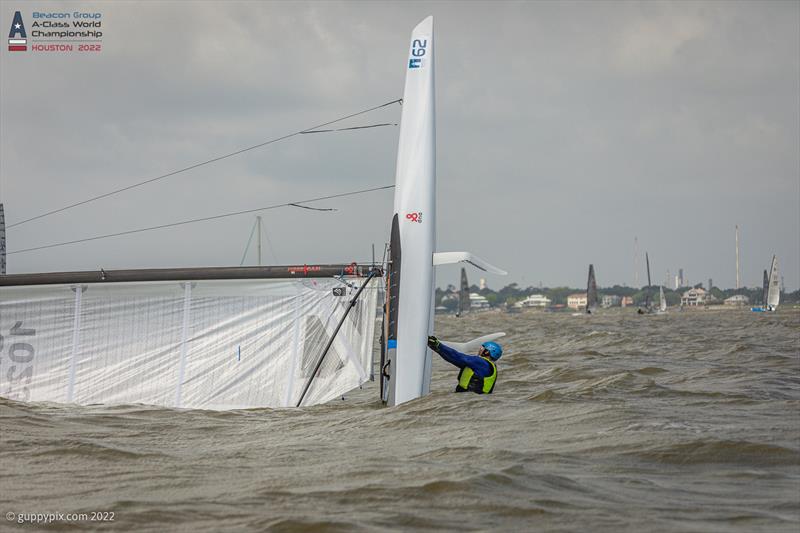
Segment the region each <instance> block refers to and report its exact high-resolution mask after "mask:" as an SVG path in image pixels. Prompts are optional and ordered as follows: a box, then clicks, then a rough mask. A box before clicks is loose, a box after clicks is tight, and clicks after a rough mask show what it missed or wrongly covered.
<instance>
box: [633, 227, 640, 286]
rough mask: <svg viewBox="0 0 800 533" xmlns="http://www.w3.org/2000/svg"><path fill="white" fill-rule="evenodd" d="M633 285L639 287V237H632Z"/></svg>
mask: <svg viewBox="0 0 800 533" xmlns="http://www.w3.org/2000/svg"><path fill="white" fill-rule="evenodd" d="M633 287H634V288H636V289H638V288H639V237H634V238H633Z"/></svg>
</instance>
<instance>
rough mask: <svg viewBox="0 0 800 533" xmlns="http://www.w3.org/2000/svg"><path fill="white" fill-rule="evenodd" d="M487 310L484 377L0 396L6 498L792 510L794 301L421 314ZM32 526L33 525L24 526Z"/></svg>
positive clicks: (408, 510)
mask: <svg viewBox="0 0 800 533" xmlns="http://www.w3.org/2000/svg"><path fill="white" fill-rule="evenodd" d="M497 330H504V331H506V332H507V333H508V335H509V336H508V337H507V338H506V339H505V343H504V345H505V348H506V350H507V352H506V355H505V356H504V358H503V359H502V360H501V365H500V369H501V374H500V381H499V382H498V385H497V388H496V390H495V393H494V394H493V395H491V396H477V395H473V394H453V393H451V392H450V391H451V390H452V388H453V386H454V382H455V374H456V372H455V369H454V368H453V367H450V366H449V365H447V364H446V363H444V362H442V361H441V360H437V361H436V362H435V365H434V379H433V387H432V388H433V390H434V391H435V392H434V393H433V394H432V395H430V396H428V397H426V398H422V399H420V400H418V401H414V402H411V403H409V404H406V405H403V406H401V407H398V408H393V409H386V408H383V407H381V406H380V403H379V401H377V386H376V384H374V383H371V384H370V385H369V386H367V387H365V388H364V389H363V390H360V391H356V392H355V393H353V394H351V395H349V396H348V397H347V399H346V400H345V401H337V402H334V403H332V404H329V405H325V406H319V407H314V408H308V409H303V410H250V411H239V412H205V411H173V410H165V409H155V408H148V407H142V406H125V407H103V406H97V407H89V408H81V407H75V406H57V405H41V404H38V405H28V404H20V403H15V402H10V401H7V400H2V399H0V514H2V515H4V516H0V530H3V529H13V528H19V529H20V530H21V529H28V530H30V529H33V528H35V527H36V526H31V525H29V524H25V525H19V524H17V522H16V521H6V517H5V515H6V513H8V512H14V513H17V514H19V513H48V512H62V513H67V512H70V513H78V512H86V513H91V512H93V511H108V512H113V513H114V521H113V522H106V523H98V522H88V521H80V522H56V523H53V524H50V525H48V526H46V527H47V529H48V530H63V529H78V528H80V529H98V530H101V529H112V530H136V531H173V530H180V531H188V530H192V531H223V530H243V531H244V530H264V529H272V530H275V531H354V530H364V531H375V530H433V529H444V530H465V529H466V530H473V529H485V530H507V531H523V530H525V531H527V530H544V531H584V530H594V531H645V530H646V531H725V532H728V531H743V532H745V531H746V532H750V531H770V532H771V531H791V532H796V531H798V529H799V528H800V409H799V408H800V312H798V311H797V310H791V309H781V311H780V312H779V313H776V314H759V315H755V314H751V313H749V312H745V311H741V312H740V311H728V312H713V311H697V312H684V313H679V312H674V313H672V314H669V315H666V316H649V317H638V316H636V315H635V314H633V313H631V312H626V311H621V310H618V311H616V312H609V313H606V314H603V315H595V316H591V317H572V316H568V315H564V314H558V315H557V314H544V313H541V314H539V313H534V312H527V313H522V314H516V315H508V314H500V313H486V314H480V315H470V316H466V317H463V318H460V319H456V318H454V317H443V318H441V319H438V320H437V333H438V334H439V335H440V336H441V337H443V338H451V339H454V340H466V339H467V338H471V337H474V336H477V335H479V334H482V333H487V332H491V331H497ZM39 527H44V526H41V525H40V526H39Z"/></svg>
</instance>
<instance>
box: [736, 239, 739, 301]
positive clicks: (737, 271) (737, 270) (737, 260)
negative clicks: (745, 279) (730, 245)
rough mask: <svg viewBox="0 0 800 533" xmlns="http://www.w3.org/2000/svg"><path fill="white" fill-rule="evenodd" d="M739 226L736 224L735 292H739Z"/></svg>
mask: <svg viewBox="0 0 800 533" xmlns="http://www.w3.org/2000/svg"><path fill="white" fill-rule="evenodd" d="M739 287H740V285H739V224H736V290H737V291H738V290H739Z"/></svg>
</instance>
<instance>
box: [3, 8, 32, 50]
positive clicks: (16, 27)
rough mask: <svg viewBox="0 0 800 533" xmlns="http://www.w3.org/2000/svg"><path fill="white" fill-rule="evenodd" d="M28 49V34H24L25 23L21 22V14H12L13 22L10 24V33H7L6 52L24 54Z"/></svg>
mask: <svg viewBox="0 0 800 533" xmlns="http://www.w3.org/2000/svg"><path fill="white" fill-rule="evenodd" d="M27 49H28V34H27V33H25V23H24V22H22V14H21V13H20V12H19V11H17V12H16V13H14V22H12V23H11V31H10V32H8V50H9V51H11V52H24V51H26V50H27Z"/></svg>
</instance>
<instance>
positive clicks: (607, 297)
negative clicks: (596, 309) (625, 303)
mask: <svg viewBox="0 0 800 533" xmlns="http://www.w3.org/2000/svg"><path fill="white" fill-rule="evenodd" d="M620 302H622V297H621V296H617V295H616V294H603V295H602V296H600V306H601V307H615V306H617V305H620Z"/></svg>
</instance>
